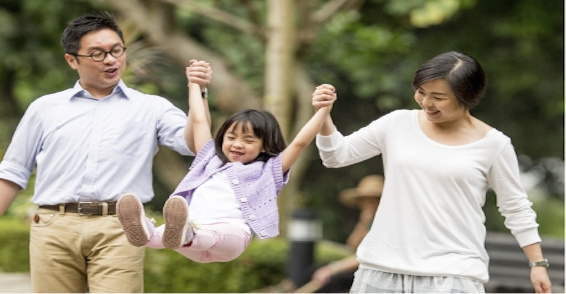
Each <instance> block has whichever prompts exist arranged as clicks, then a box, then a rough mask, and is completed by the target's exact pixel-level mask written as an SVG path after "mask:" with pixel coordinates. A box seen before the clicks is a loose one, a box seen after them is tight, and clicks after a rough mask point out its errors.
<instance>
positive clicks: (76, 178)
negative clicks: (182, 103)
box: [0, 81, 194, 205]
mask: <svg viewBox="0 0 566 294" xmlns="http://www.w3.org/2000/svg"><path fill="white" fill-rule="evenodd" d="M186 120H187V116H186V114H185V112H183V111H181V110H180V109H179V108H177V107H176V106H174V105H173V104H172V103H171V102H170V101H168V100H167V99H165V98H163V97H159V96H155V95H148V94H144V93H141V92H139V91H136V90H134V89H131V88H128V87H126V85H125V84H124V82H123V81H120V83H119V84H118V85H117V86H116V88H114V90H113V91H112V93H111V94H110V95H108V96H107V97H104V98H102V99H95V98H93V97H92V96H91V95H90V94H89V93H88V92H87V91H86V90H84V89H83V88H82V87H81V86H80V84H79V82H78V81H77V82H76V83H75V86H74V87H73V88H71V89H67V90H64V91H61V92H58V93H53V94H49V95H45V96H43V97H40V98H38V99H37V100H35V101H34V102H32V103H31V104H30V106H29V107H28V109H27V110H26V113H25V114H24V116H23V118H22V119H21V121H20V123H19V125H18V127H17V129H16V131H15V133H14V136H13V138H12V142H11V143H10V146H9V147H8V150H7V151H6V154H5V155H4V159H3V160H2V162H0V178H2V179H6V180H9V181H12V182H14V183H16V184H18V185H19V186H20V187H22V189H24V188H25V187H26V186H27V184H28V181H29V178H30V176H31V174H32V172H33V170H34V168H37V177H36V182H35V193H34V195H33V198H32V202H33V203H35V204H37V205H48V204H58V203H64V202H78V201H83V200H91V201H115V200H117V198H118V197H119V196H120V195H121V194H123V193H126V192H132V193H135V194H136V195H137V196H138V197H139V198H140V199H141V201H142V202H147V201H149V200H151V199H152V198H153V195H154V193H153V188H152V164H153V157H154V155H155V154H156V153H157V151H158V146H159V145H164V146H167V147H169V148H171V149H173V150H175V151H177V152H178V153H180V154H183V155H194V154H193V153H192V152H191V151H190V150H189V148H188V147H187V144H186V142H185V139H184V135H183V133H184V128H185V125H186Z"/></svg>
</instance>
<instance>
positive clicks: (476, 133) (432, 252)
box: [313, 52, 551, 292]
mask: <svg viewBox="0 0 566 294" xmlns="http://www.w3.org/2000/svg"><path fill="white" fill-rule="evenodd" d="M413 88H414V90H415V94H414V98H415V101H416V102H417V103H418V104H419V106H420V107H421V109H420V110H397V111H393V112H391V113H389V114H387V115H385V116H383V117H381V118H379V119H377V120H375V121H373V122H372V123H370V124H369V125H368V126H366V127H363V128H361V129H360V130H358V131H357V132H354V133H353V134H351V135H349V136H343V135H342V134H341V133H340V132H339V131H337V130H336V127H335V126H334V123H333V121H332V119H331V118H327V120H326V122H325V124H324V125H323V127H322V129H321V131H320V132H319V135H318V136H317V142H316V143H317V147H318V148H319V152H320V157H321V159H322V161H323V163H324V165H325V166H326V167H332V168H337V167H342V166H347V165H351V164H355V163H357V162H360V161H363V160H366V159H368V158H371V157H373V156H377V155H382V157H383V163H384V171H385V177H386V178H387V181H386V183H385V187H384V191H383V195H382V199H381V204H380V209H379V210H378V211H377V213H376V216H375V219H374V222H373V225H372V228H371V230H370V232H369V233H368V235H367V236H366V237H365V238H364V240H363V241H362V243H361V244H360V246H359V248H358V251H357V255H358V259H359V261H360V266H359V270H358V271H357V272H356V274H355V278H354V283H353V285H352V289H351V291H352V292H389V291H391V292H453V291H461V292H484V291H485V290H484V287H483V284H484V283H486V282H487V281H488V278H489V276H488V262H489V258H488V256H487V252H486V250H485V246H484V243H485V242H484V241H485V235H486V228H485V225H484V222H485V215H484V213H483V211H482V206H483V205H484V203H485V200H486V193H487V191H488V188H492V189H493V190H494V191H495V193H496V194H497V205H498V207H499V210H500V212H501V213H502V215H503V216H504V217H505V225H506V227H507V228H509V229H510V231H511V233H512V234H513V235H514V236H515V238H516V239H517V241H518V243H519V245H520V246H521V247H522V248H523V251H524V252H525V255H526V256H527V258H528V260H529V261H530V262H531V267H532V269H531V281H532V284H533V286H534V289H535V291H536V292H547V291H550V288H551V284H550V280H549V278H548V274H547V271H546V266H547V264H548V262H547V261H546V260H545V259H544V257H543V254H542V250H541V247H540V241H541V239H540V237H539V234H538V229H537V227H538V224H537V223H536V214H535V212H534V211H533V210H532V209H531V205H532V203H531V202H530V201H529V200H528V198H527V194H526V193H525V191H524V189H523V187H522V186H521V183H520V178H519V169H518V162H517V156H516V154H515V151H514V148H513V146H512V144H511V140H510V139H509V138H508V137H507V136H505V135H504V134H503V133H501V132H500V131H498V130H496V129H494V128H492V127H491V126H489V125H487V124H485V123H484V122H482V121H480V120H478V119H477V118H475V117H473V116H472V115H471V114H470V110H471V109H472V108H473V107H474V106H476V105H477V104H478V102H479V100H480V99H481V97H482V96H483V94H484V92H485V88H486V79H485V74H484V72H483V69H482V67H481V65H480V64H479V63H478V62H477V61H476V60H474V59H473V58H472V57H470V56H467V55H465V54H461V53H458V52H448V53H444V54H441V55H438V56H436V57H434V58H432V59H431V60H429V61H428V62H426V63H425V64H423V65H422V66H421V67H420V68H419V69H418V70H417V71H416V74H415V77H414V79H413ZM324 97H325V96H318V97H313V107H314V108H315V109H318V107H322V105H324V104H323V103H324V100H323V98H324ZM525 266H527V263H526V264H525Z"/></svg>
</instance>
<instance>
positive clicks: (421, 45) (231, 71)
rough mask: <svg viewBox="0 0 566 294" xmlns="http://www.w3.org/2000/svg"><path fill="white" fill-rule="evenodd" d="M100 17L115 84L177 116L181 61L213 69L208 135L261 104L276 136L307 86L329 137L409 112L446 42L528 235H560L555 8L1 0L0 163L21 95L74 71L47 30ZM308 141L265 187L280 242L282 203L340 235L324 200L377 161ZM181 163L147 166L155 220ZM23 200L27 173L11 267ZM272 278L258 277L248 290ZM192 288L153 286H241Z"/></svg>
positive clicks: (299, 114)
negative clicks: (329, 89)
mask: <svg viewBox="0 0 566 294" xmlns="http://www.w3.org/2000/svg"><path fill="white" fill-rule="evenodd" d="M100 10H107V11H110V12H112V13H113V14H115V16H116V18H117V19H118V21H119V23H120V25H121V26H122V28H123V30H124V34H125V38H126V47H127V48H128V49H127V58H128V67H127V71H126V74H125V75H124V77H123V78H124V80H125V82H126V83H127V84H128V86H130V87H133V88H138V89H141V90H142V91H144V92H147V93H153V94H158V95H161V96H164V97H166V98H168V99H170V100H171V101H172V102H173V103H174V104H175V105H177V106H179V107H180V108H181V109H186V108H187V89H186V78H185V75H184V68H185V66H187V65H188V61H189V60H190V59H199V60H206V61H208V62H210V63H211V64H212V67H213V70H214V75H213V80H212V83H211V85H210V86H209V89H208V90H209V97H210V107H211V112H212V116H213V121H214V127H215V128H217V127H218V126H219V125H220V123H221V122H222V121H223V120H224V119H225V118H226V117H227V116H229V115H230V114H231V113H233V112H235V111H238V110H241V109H244V108H263V109H267V110H269V111H271V112H272V113H273V114H274V115H275V116H276V117H277V119H278V120H279V122H280V124H281V126H282V129H283V131H284V133H285V135H286V137H287V139H289V138H292V137H293V136H294V135H295V134H296V132H297V131H298V129H299V128H300V127H301V126H302V125H303V124H304V123H305V122H306V120H307V119H308V118H310V116H311V115H312V111H313V110H312V107H311V105H310V98H311V94H312V92H313V90H314V87H315V86H316V85H318V84H321V83H329V84H333V85H334V86H336V88H337V93H338V101H337V102H336V103H335V106H334V109H333V110H332V116H333V118H334V120H335V123H336V125H337V127H338V128H339V130H340V131H342V132H343V133H344V134H349V133H351V132H353V131H355V130H357V129H358V128H360V127H362V126H365V125H366V124H368V123H369V122H370V121H372V120H374V119H376V118H378V117H380V116H381V115H383V114H386V113H388V112H390V111H392V110H395V109H399V108H410V109H412V108H417V107H418V105H417V104H416V103H415V102H414V100H413V90H412V87H411V81H412V77H413V74H414V71H415V70H416V68H417V67H418V66H419V65H420V64H422V63H423V62H424V61H426V60H428V59H429V58H431V57H433V56H435V55H437V54H439V53H443V52H446V51H452V50H455V51H460V52H463V53H467V54H469V55H471V56H473V57H475V58H476V59H478V61H479V62H480V63H481V64H482V65H483V67H484V70H485V71H486V73H487V77H488V89H487V93H486V95H485V97H484V98H483V100H482V102H481V103H480V105H479V106H478V107H477V108H476V109H474V110H473V111H472V114H473V115H475V116H476V117H478V118H479V119H481V120H483V121H484V122H486V123H488V124H490V125H491V126H493V127H495V128H497V129H499V130H501V131H502V132H504V133H505V134H506V135H508V136H509V137H511V139H512V141H513V144H514V146H515V149H516V151H517V154H518V156H519V162H520V165H521V171H522V175H523V183H524V185H525V187H526V188H527V190H528V192H529V195H530V197H531V200H532V201H533V203H534V208H535V210H536V211H537V213H538V221H539V223H540V225H541V227H540V232H541V235H542V236H543V237H548V238H555V239H561V240H564V1H559V0H548V1H536V0H498V1H491V0H365V1H364V0H328V1H322V0H184V1H183V0H120V1H114V0H90V1H87V0H57V1H55V0H51V1H45V0H2V1H0V40H1V41H0V120H1V121H0V156H3V154H4V152H5V151H6V148H7V146H8V144H9V142H10V140H11V136H12V134H13V131H14V130H15V128H16V126H17V123H18V121H19V119H20V118H21V116H22V115H23V113H24V111H25V109H26V108H27V106H28V105H29V103H31V102H32V101H33V100H34V99H37V98H38V97H40V96H42V95H44V94H48V93H52V92H56V91H60V90H62V89H66V88H69V87H72V86H73V84H74V82H75V81H76V80H77V75H76V73H75V72H74V71H73V70H71V69H70V68H69V66H68V65H67V63H66V62H65V60H64V59H63V54H64V52H63V49H62V47H61V44H60V37H61V32H62V31H63V29H64V27H65V26H66V24H67V22H68V21H69V20H71V19H72V18H74V17H77V16H79V15H82V14H84V13H90V12H96V11H100ZM310 147H311V148H310V149H309V150H308V152H306V153H305V154H304V155H303V156H302V157H301V159H300V161H299V162H298V163H297V164H296V165H295V166H294V168H293V170H292V173H291V181H290V183H289V185H288V186H287V187H286V188H285V189H284V191H283V193H282V195H281V196H280V203H279V204H280V212H281V216H282V223H281V230H282V235H281V237H279V238H277V239H278V240H275V241H281V242H282V243H285V242H286V241H285V240H286V237H287V224H288V223H289V221H290V218H291V215H292V212H293V211H296V210H297V209H309V210H312V211H315V212H316V213H317V215H318V218H319V219H320V221H321V223H322V225H323V239H324V240H328V241H332V242H336V243H343V242H344V241H345V239H346V237H347V235H348V233H349V232H350V231H351V229H352V228H353V226H354V224H355V222H356V218H357V211H356V210H354V209H350V208H346V207H344V206H343V205H341V204H340V202H339V201H338V195H339V193H340V191H342V190H343V189H346V188H351V187H354V186H356V185H357V183H358V181H359V180H360V179H361V178H362V177H364V176H365V175H368V174H372V173H381V172H382V163H381V158H380V157H376V158H372V159H370V160H367V161H365V162H363V163H359V164H356V165H353V166H349V167H345V168H341V169H326V168H324V167H323V166H322V164H321V162H320V159H319V158H318V155H317V152H316V148H315V147H314V144H313V145H312V146H310ZM191 160H192V158H187V157H181V156H179V155H177V154H176V153H174V152H171V151H169V150H168V149H166V148H161V149H160V151H159V153H158V154H157V156H156V159H155V164H154V187H155V192H156V197H155V198H154V200H153V201H152V202H151V203H150V205H149V209H151V210H152V211H154V212H155V214H156V215H158V214H159V212H160V211H161V208H162V206H163V203H164V202H165V200H166V198H167V197H168V196H169V193H170V192H171V191H173V189H174V187H175V186H176V184H177V183H178V182H179V181H180V179H181V178H182V177H183V176H184V174H185V173H186V171H187V169H188V166H189V165H190V163H191ZM407 180H410V179H407ZM32 194H33V179H32V180H31V181H30V184H29V185H28V187H27V189H26V190H24V191H22V192H21V193H20V195H19V196H18V198H17V199H16V201H15V202H14V204H13V205H12V206H11V208H10V209H9V210H8V212H7V214H6V215H5V216H4V217H3V218H2V219H0V228H1V230H0V243H1V244H3V245H1V246H0V259H2V256H3V255H2V253H1V252H7V253H4V256H5V258H7V259H9V260H11V261H12V262H15V261H16V260H19V259H16V258H14V256H19V255H22V256H23V257H22V259H21V260H25V258H26V255H27V243H26V241H27V240H25V239H24V240H23V241H22V242H21V243H16V244H19V245H13V246H14V247H13V250H12V249H10V250H4V251H2V247H3V248H4V249H6V248H9V247H8V246H6V245H5V244H6V243H9V241H6V240H3V238H8V237H6V235H2V232H8V231H10V228H16V227H20V224H23V226H22V227H24V228H27V222H28V217H29V215H30V213H31V212H33V209H34V206H33V204H31V202H30V201H29V198H30V197H31V195H32ZM484 210H485V212H486V217H487V222H486V225H487V227H488V229H489V230H490V231H497V232H508V231H507V230H506V229H505V228H504V227H503V219H502V218H501V216H499V214H498V211H497V208H496V207H495V198H494V195H493V194H492V193H490V195H489V196H488V200H487V203H486V206H485V209H484ZM150 214H151V212H150ZM266 244H270V243H269V242H263V243H261V244H257V245H255V244H253V245H254V246H257V247H259V248H262V249H259V250H260V251H263V252H258V253H257V254H256V253H253V254H252V255H254V254H255V255H257V256H258V257H257V259H265V262H266V264H268V263H269V261H272V262H273V263H274V265H272V266H271V268H269V266H268V269H267V270H264V271H265V273H267V274H269V273H275V274H274V275H275V277H276V278H279V279H280V275H281V274H284V273H282V271H284V269H281V265H282V264H285V262H286V261H285V259H286V258H287V256H286V251H285V250H286V249H285V248H286V247H285V246H286V245H274V246H276V247H277V246H279V247H277V248H280V249H272V248H271V247H269V248H268V249H265V248H264V247H265V246H267V245H266ZM251 249H252V251H253V248H251ZM14 250H15V251H14ZM276 253H277V254H276ZM255 255H254V256H255ZM148 258H153V257H152V256H148ZM159 258H161V257H159ZM167 258H174V257H169V256H168V257H167ZM246 258H248V257H246V256H244V257H243V258H242V259H241V260H239V263H237V264H240V267H238V266H237V265H235V264H231V265H230V266H232V269H231V272H233V271H234V268H241V264H242V262H243V263H244V264H245V260H247V259H246ZM254 258H255V257H254ZM254 258H251V259H250V260H254ZM321 258H322V259H325V258H326V259H328V258H332V254H330V255H325V256H324V257H321ZM157 262H158V263H159V262H161V263H168V262H172V261H170V259H166V258H162V260H160V261H159V260H158V261H157ZM179 262H186V261H182V260H176V261H175V263H179ZM20 263H21V262H20ZM24 263H25V262H24ZM165 267H166V266H165V265H164V266H163V267H161V268H163V269H164V268H165ZM177 267H182V266H181V265H177ZM188 267H189V266H188ZM190 267H192V269H193V270H194V269H195V268H199V269H200V270H201V271H207V270H208V269H210V268H211V267H210V266H209V267H206V266H204V267H203V266H201V265H194V264H191V265H190ZM158 268H159V267H158ZM18 270H20V271H25V270H26V267H25V264H24V266H23V267H19V266H15V265H13V264H11V265H9V266H6V265H3V264H2V263H1V262H0V272H2V271H18ZM156 271H157V270H156ZM218 271H225V269H219V270H218ZM202 275H208V276H210V275H211V274H210V273H208V274H202ZM278 275H279V276H278ZM149 276H151V274H150V275H149ZM276 278H265V279H259V278H258V279H259V280H258V282H257V284H253V283H252V286H265V285H263V284H268V283H272V282H273V281H275V280H276ZM156 279H157V278H156ZM186 279H189V278H186ZM186 279H185V280H186ZM152 283H153V282H152ZM163 283H164V284H168V285H169V284H175V283H177V284H183V280H181V281H178V282H172V281H167V280H166V281H163ZM146 284H148V285H147V286H149V282H148V281H147V280H146ZM153 284H156V282H155V283H153ZM193 284H194V283H193ZM252 286H249V287H252ZM164 287H165V286H164ZM180 287H182V286H180ZM201 287H204V288H198V286H197V288H154V289H153V290H155V291H156V292H225V291H228V292H230V291H234V292H240V291H243V290H246V291H249V290H250V289H253V288H245V287H246V286H245V285H243V286H242V285H239V284H238V285H231V286H230V287H232V288H230V287H228V286H225V285H223V286H222V287H224V288H222V287H220V288H211V286H210V285H206V283H203V286H201ZM206 287H209V288H206ZM238 287H239V288H238ZM242 287H244V288H242ZM187 289H189V290H190V291H189V290H187ZM242 289H243V290H242ZM150 290H151V289H150Z"/></svg>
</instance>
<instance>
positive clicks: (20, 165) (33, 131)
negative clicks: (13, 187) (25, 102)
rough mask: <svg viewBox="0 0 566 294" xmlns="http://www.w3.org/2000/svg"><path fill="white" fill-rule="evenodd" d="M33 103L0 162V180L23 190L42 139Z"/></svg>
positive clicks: (39, 120) (38, 117)
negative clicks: (9, 182) (12, 183)
mask: <svg viewBox="0 0 566 294" xmlns="http://www.w3.org/2000/svg"><path fill="white" fill-rule="evenodd" d="M34 105H35V104H34V103H32V104H31V105H30V107H28V110H27V111H26V113H25V114H24V116H23V117H22V119H21V120H20V123H19V124H18V127H17V128H16V131H15V132H14V135H13V137H12V141H11V143H10V145H9V146H8V149H7V150H6V154H5V155H4V159H3V160H2V162H0V178H2V179H5V180H8V181H11V182H14V183H16V184H17V185H18V186H20V187H21V188H22V189H25V188H26V186H27V184H28V181H29V177H30V175H31V173H32V171H33V169H34V168H35V165H36V156H37V153H38V152H39V149H40V146H41V141H42V138H43V135H42V134H43V130H44V128H43V126H42V123H41V119H40V116H39V113H37V111H36V110H35V109H36V107H34Z"/></svg>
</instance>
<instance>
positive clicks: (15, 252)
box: [0, 218, 29, 272]
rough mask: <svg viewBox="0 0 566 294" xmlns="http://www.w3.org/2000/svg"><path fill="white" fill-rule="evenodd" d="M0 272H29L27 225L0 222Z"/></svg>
mask: <svg viewBox="0 0 566 294" xmlns="http://www.w3.org/2000/svg"><path fill="white" fill-rule="evenodd" d="M0 244H2V246H0V272H28V271H29V254H28V248H29V223H26V222H22V221H21V220H15V219H7V218H3V219H1V220H0Z"/></svg>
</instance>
